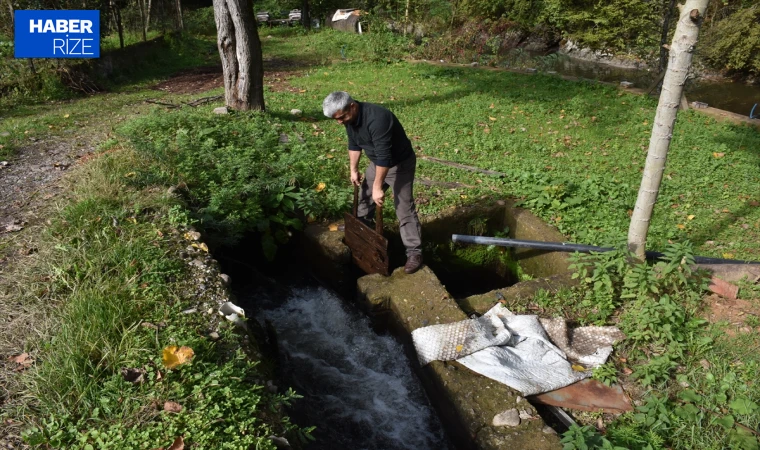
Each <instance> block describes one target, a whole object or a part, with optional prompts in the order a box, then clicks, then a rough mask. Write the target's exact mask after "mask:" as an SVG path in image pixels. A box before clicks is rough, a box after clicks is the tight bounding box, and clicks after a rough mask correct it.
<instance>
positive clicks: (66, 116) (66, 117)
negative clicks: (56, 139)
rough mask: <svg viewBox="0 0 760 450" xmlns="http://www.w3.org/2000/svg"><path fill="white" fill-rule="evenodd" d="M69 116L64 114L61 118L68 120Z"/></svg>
mask: <svg viewBox="0 0 760 450" xmlns="http://www.w3.org/2000/svg"><path fill="white" fill-rule="evenodd" d="M70 115H71V114H64V115H63V118H64V119H68V118H69V116H70Z"/></svg>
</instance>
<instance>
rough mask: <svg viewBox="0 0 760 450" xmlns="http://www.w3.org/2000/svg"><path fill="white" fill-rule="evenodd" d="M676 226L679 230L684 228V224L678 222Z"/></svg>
mask: <svg viewBox="0 0 760 450" xmlns="http://www.w3.org/2000/svg"><path fill="white" fill-rule="evenodd" d="M676 227H678V229H679V230H683V229H684V228H686V225H684V224H682V223H679V224H678V225H676Z"/></svg>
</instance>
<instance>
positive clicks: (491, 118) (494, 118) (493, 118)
mask: <svg viewBox="0 0 760 450" xmlns="http://www.w3.org/2000/svg"><path fill="white" fill-rule="evenodd" d="M488 119H489V120H493V121H496V117H491V116H488Z"/></svg>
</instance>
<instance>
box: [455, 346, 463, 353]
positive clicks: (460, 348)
mask: <svg viewBox="0 0 760 450" xmlns="http://www.w3.org/2000/svg"><path fill="white" fill-rule="evenodd" d="M462 349H464V347H463V346H462V344H459V345H457V353H460V352H461V351H462Z"/></svg>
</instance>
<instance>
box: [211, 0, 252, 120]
mask: <svg viewBox="0 0 760 450" xmlns="http://www.w3.org/2000/svg"><path fill="white" fill-rule="evenodd" d="M214 20H215V21H216V30H217V45H218V47H219V56H220V57H221V59H222V71H223V73H224V97H225V102H226V104H227V106H228V107H230V108H232V109H238V110H251V109H254V110H260V111H263V110H264V67H263V64H262V57H261V41H260V40H259V32H258V29H257V27H256V17H255V16H254V14H253V5H252V4H251V1H250V0H214Z"/></svg>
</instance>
